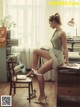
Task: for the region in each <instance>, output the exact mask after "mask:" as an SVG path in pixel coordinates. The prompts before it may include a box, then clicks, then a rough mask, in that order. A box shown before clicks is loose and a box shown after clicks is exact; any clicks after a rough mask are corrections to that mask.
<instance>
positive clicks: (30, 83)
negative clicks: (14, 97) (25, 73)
mask: <svg viewBox="0 0 80 107" xmlns="http://www.w3.org/2000/svg"><path fill="white" fill-rule="evenodd" d="M30 84H31V83H29V84H28V93H29V103H30V102H31V98H30Z"/></svg>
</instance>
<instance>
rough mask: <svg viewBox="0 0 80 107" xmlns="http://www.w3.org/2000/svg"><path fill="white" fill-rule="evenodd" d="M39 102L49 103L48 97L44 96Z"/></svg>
mask: <svg viewBox="0 0 80 107" xmlns="http://www.w3.org/2000/svg"><path fill="white" fill-rule="evenodd" d="M38 101H39V102H46V101H47V96H46V95H45V96H43V97H41V98H39V99H38Z"/></svg>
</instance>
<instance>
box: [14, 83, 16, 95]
mask: <svg viewBox="0 0 80 107" xmlns="http://www.w3.org/2000/svg"><path fill="white" fill-rule="evenodd" d="M15 85H16V84H15V83H14V94H16V86H15Z"/></svg>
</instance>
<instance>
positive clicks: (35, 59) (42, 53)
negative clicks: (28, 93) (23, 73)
mask: <svg viewBox="0 0 80 107" xmlns="http://www.w3.org/2000/svg"><path fill="white" fill-rule="evenodd" d="M39 57H43V58H45V59H47V60H49V59H50V58H51V57H50V55H49V54H48V52H47V51H46V50H41V49H35V50H34V51H33V62H32V68H34V69H35V70H36V69H37V64H38V59H39ZM31 74H33V72H32V71H30V72H29V73H28V74H27V76H30V75H31Z"/></svg>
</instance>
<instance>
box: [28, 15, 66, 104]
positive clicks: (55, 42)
mask: <svg viewBox="0 0 80 107" xmlns="http://www.w3.org/2000/svg"><path fill="white" fill-rule="evenodd" d="M49 24H50V27H51V28H52V29H56V30H55V32H54V34H53V36H52V38H51V43H52V49H50V50H49V51H46V50H41V49H35V50H34V52H33V65H32V70H31V71H30V72H29V73H28V74H27V76H30V75H31V74H32V73H33V72H34V73H35V74H36V75H37V78H38V83H39V89H40V96H39V98H38V101H39V102H41V101H43V100H44V99H46V98H47V96H46V94H45V92H44V77H43V74H44V73H46V72H47V71H49V70H51V69H55V70H56V69H57V67H58V66H61V65H63V64H64V55H65V62H66V64H68V49H67V42H66V34H65V32H64V31H63V30H62V29H61V19H60V16H59V14H58V13H56V14H55V15H52V16H50V18H49ZM63 52H64V55H63ZM39 57H43V58H45V59H47V61H46V62H45V63H44V65H42V66H41V67H40V68H39V69H38V70H37V63H38V58H39Z"/></svg>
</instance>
